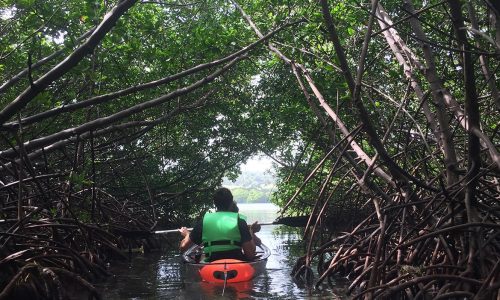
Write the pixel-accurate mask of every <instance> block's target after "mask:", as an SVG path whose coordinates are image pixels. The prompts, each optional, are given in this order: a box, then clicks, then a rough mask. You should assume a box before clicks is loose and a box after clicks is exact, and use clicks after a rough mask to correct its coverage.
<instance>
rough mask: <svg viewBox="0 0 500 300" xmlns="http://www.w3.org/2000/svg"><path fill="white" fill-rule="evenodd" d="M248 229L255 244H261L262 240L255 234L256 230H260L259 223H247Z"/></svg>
mask: <svg viewBox="0 0 500 300" xmlns="http://www.w3.org/2000/svg"><path fill="white" fill-rule="evenodd" d="M248 229H249V230H250V234H251V235H252V240H253V241H254V243H255V245H256V246H260V245H261V244H262V241H261V240H260V238H259V237H257V236H256V235H255V233H256V232H259V231H260V224H259V223H258V222H257V221H255V222H254V223H253V224H252V225H248Z"/></svg>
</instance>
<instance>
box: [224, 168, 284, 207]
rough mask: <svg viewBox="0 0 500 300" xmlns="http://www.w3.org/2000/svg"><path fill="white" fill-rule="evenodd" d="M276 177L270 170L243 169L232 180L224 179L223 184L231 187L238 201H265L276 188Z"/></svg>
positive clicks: (268, 199)
mask: <svg viewBox="0 0 500 300" xmlns="http://www.w3.org/2000/svg"><path fill="white" fill-rule="evenodd" d="M275 184H276V177H275V176H274V175H273V174H272V173H270V172H264V171H262V172H257V171H250V170H246V171H243V172H242V173H241V174H240V175H239V176H238V177H237V178H236V179H235V180H234V181H230V180H228V179H225V180H224V181H223V182H222V185H223V186H226V187H228V188H230V189H231V191H232V193H233V197H234V200H235V201H236V202H238V203H267V202H270V199H271V194H272V192H273V191H275V190H276V185H275Z"/></svg>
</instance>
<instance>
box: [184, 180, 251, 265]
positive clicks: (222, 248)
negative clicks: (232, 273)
mask: <svg viewBox="0 0 500 300" xmlns="http://www.w3.org/2000/svg"><path fill="white" fill-rule="evenodd" d="M213 201H214V205H215V207H216V209H217V211H216V212H213V213H211V212H208V213H206V214H205V216H204V217H203V220H202V221H201V222H199V223H198V224H196V225H195V226H194V228H193V230H192V231H191V233H189V231H188V230H187V228H186V227H182V228H180V229H179V231H180V233H181V234H182V236H183V237H184V238H183V239H182V241H181V243H180V250H181V251H186V250H187V249H189V247H191V246H192V245H193V244H197V245H203V246H204V247H203V251H204V253H205V256H206V258H207V261H214V260H218V259H224V258H232V259H240V260H252V259H253V258H254V257H255V241H254V239H253V238H252V237H253V236H254V234H253V231H254V230H256V229H257V228H258V227H260V225H258V224H257V222H256V223H254V224H252V225H251V226H248V224H247V222H246V221H245V220H244V219H243V218H241V217H240V215H239V214H238V213H237V212H232V211H231V210H232V209H233V207H232V206H233V195H232V193H231V191H230V190H229V189H227V188H219V189H217V190H216V191H215V194H214V199H213Z"/></svg>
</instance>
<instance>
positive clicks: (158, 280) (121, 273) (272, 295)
mask: <svg viewBox="0 0 500 300" xmlns="http://www.w3.org/2000/svg"><path fill="white" fill-rule="evenodd" d="M239 207H240V212H241V213H243V214H245V215H246V216H247V217H248V219H247V221H248V223H252V222H253V221H259V222H260V223H265V222H272V221H273V220H275V218H276V212H277V207H276V206H274V205H272V204H239ZM258 236H259V237H260V238H261V239H262V242H263V243H264V244H266V245H267V246H268V247H269V249H271V253H272V254H271V256H270V257H269V259H268V262H267V268H266V272H265V273H263V274H262V275H260V276H259V277H257V278H255V279H254V280H253V281H252V282H244V283H233V284H229V285H228V286H226V289H225V291H224V296H222V290H223V287H222V286H221V285H216V284H209V283H205V282H193V281H192V280H190V278H185V277H184V276H183V267H182V262H181V258H180V255H179V252H178V251H177V250H165V251H164V252H162V253H159V252H158V253H148V254H146V255H138V256H135V257H133V258H132V259H131V260H130V262H128V263H119V264H115V265H113V266H112V267H111V268H110V272H111V273H112V274H114V276H113V277H112V278H109V279H108V280H107V281H106V282H104V283H102V284H100V285H99V289H100V290H101V291H102V294H103V299H347V298H346V297H345V296H343V287H342V286H339V288H338V289H336V288H334V289H331V288H329V287H326V286H325V288H324V289H322V290H312V291H311V290H308V289H307V288H305V287H303V286H301V285H300V284H297V283H296V282H294V280H293V279H292V277H291V276H290V273H291V270H292V268H293V266H294V264H295V260H296V259H297V258H298V257H299V256H300V255H301V254H303V253H304V245H303V244H302V243H301V231H300V230H297V229H294V228H290V227H286V226H281V225H269V226H262V229H261V231H260V232H259V233H258ZM179 240H180V236H179V237H177V238H175V237H172V238H170V239H165V240H164V243H165V246H166V247H165V248H168V249H172V248H173V249H177V244H178V242H179ZM168 244H171V245H173V246H174V247H167V245H168Z"/></svg>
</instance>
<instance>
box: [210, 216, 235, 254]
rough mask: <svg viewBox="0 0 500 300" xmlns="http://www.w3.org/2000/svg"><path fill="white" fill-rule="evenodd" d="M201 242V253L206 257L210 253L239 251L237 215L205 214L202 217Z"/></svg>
mask: <svg viewBox="0 0 500 300" xmlns="http://www.w3.org/2000/svg"><path fill="white" fill-rule="evenodd" d="M201 240H202V242H203V246H204V247H203V252H205V254H206V255H208V256H210V255H211V254H212V252H218V251H228V250H234V249H240V248H241V234H240V230H239V228H238V213H234V212H227V211H218V212H214V213H206V214H205V216H204V217H203V230H202V234H201Z"/></svg>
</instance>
